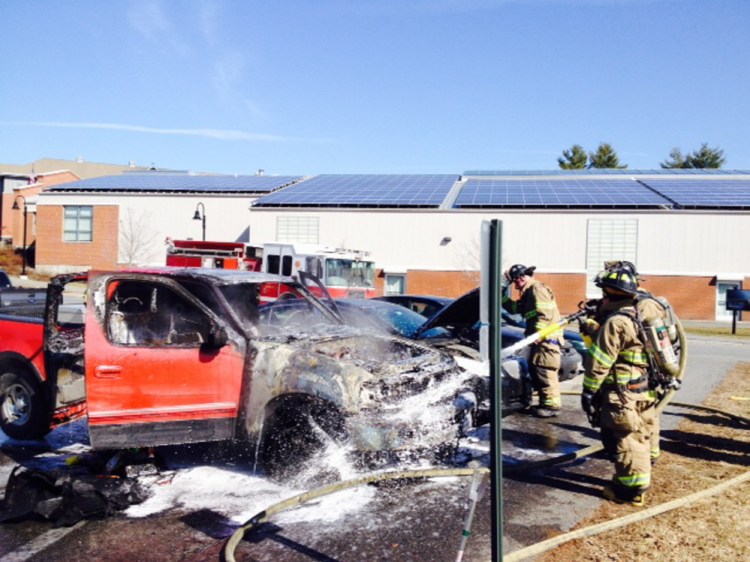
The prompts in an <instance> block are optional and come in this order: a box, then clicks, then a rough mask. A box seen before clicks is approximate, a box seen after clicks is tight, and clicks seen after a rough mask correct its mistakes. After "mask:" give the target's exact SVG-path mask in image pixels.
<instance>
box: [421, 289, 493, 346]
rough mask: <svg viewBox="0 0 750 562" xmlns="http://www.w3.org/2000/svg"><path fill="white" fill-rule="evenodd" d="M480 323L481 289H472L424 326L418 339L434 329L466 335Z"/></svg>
mask: <svg viewBox="0 0 750 562" xmlns="http://www.w3.org/2000/svg"><path fill="white" fill-rule="evenodd" d="M478 322H479V288H478V287H477V288H476V289H472V290H471V291H469V292H468V293H466V294H465V295H463V296H461V297H459V298H457V299H456V300H455V301H453V302H452V303H450V304H449V305H447V306H445V307H443V309H442V310H440V311H439V312H438V313H437V314H435V315H434V316H433V317H432V318H429V319H428V320H427V322H425V323H424V324H422V326H421V327H420V328H419V331H418V332H417V336H416V337H417V338H419V337H421V336H422V335H423V334H425V333H426V332H427V331H429V330H432V329H433V328H444V329H446V330H448V331H449V332H451V333H452V334H454V335H456V336H460V335H462V334H466V333H467V332H469V331H470V330H471V329H472V328H473V327H474V326H475V325H476V324H477V323H478Z"/></svg>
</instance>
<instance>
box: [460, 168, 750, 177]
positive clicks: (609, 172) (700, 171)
mask: <svg viewBox="0 0 750 562" xmlns="http://www.w3.org/2000/svg"><path fill="white" fill-rule="evenodd" d="M463 175H464V177H467V176H478V177H498V176H500V177H506V176H524V177H528V176H599V175H601V176H618V175H627V176H644V175H647V176H662V175H673V176H695V175H700V176H715V175H718V176H726V175H739V176H743V175H750V170H719V169H711V168H657V169H655V170H630V169H628V168H584V169H581V170H563V169H556V170H469V171H466V172H464V173H463Z"/></svg>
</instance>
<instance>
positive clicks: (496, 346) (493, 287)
mask: <svg viewBox="0 0 750 562" xmlns="http://www.w3.org/2000/svg"><path fill="white" fill-rule="evenodd" d="M489 231H490V243H489V279H488V283H487V285H488V287H487V289H488V293H489V295H488V296H489V299H488V301H489V360H490V392H491V394H490V400H491V406H490V407H491V411H492V424H491V427H490V434H491V437H490V473H491V490H492V560H493V562H494V561H497V560H502V559H503V444H502V443H503V441H502V419H503V393H502V390H503V385H502V369H503V366H502V359H501V357H500V353H501V351H502V324H501V319H502V316H501V307H502V298H503V295H502V286H501V280H502V279H501V277H502V263H503V261H502V255H503V251H502V242H503V223H502V221H499V220H492V221H490V229H489Z"/></svg>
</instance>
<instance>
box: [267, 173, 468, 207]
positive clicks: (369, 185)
mask: <svg viewBox="0 0 750 562" xmlns="http://www.w3.org/2000/svg"><path fill="white" fill-rule="evenodd" d="M457 179H458V176H456V175H446V174H440V175H437V174H433V175H427V174H402V175H383V174H363V175H360V174H348V175H332V174H329V175H320V176H315V177H312V178H310V179H307V180H305V181H301V182H298V183H296V184H294V185H291V186H289V187H287V188H285V189H282V190H279V191H277V192H275V193H271V194H269V195H266V196H264V197H261V198H260V199H258V200H257V201H255V202H254V203H253V206H254V207H439V206H440V204H441V203H442V202H443V200H444V199H445V197H446V195H447V194H448V192H449V191H450V190H451V188H452V187H453V184H454V183H455V182H456V180H457Z"/></svg>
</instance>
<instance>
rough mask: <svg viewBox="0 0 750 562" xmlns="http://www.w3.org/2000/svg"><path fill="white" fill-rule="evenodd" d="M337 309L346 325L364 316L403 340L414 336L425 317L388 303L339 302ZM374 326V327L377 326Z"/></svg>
mask: <svg viewBox="0 0 750 562" xmlns="http://www.w3.org/2000/svg"><path fill="white" fill-rule="evenodd" d="M339 305H340V306H339V308H340V309H341V312H342V314H343V315H344V317H345V318H346V319H347V322H348V323H354V322H357V321H358V320H359V318H358V316H362V315H364V316H365V317H366V318H367V319H369V321H370V323H373V322H376V323H377V324H379V325H380V326H381V327H382V328H383V329H384V330H387V331H390V332H391V333H396V334H399V335H401V336H403V337H405V338H413V337H415V336H416V333H417V330H419V328H420V327H421V326H422V324H424V322H425V317H424V316H422V315H421V314H417V313H416V312H413V311H411V310H409V309H407V308H404V307H403V306H399V305H397V304H390V303H381V302H378V303H375V302H368V301H354V302H352V301H351V300H347V301H340V302H339ZM377 324H376V325H377ZM359 327H365V326H359Z"/></svg>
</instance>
